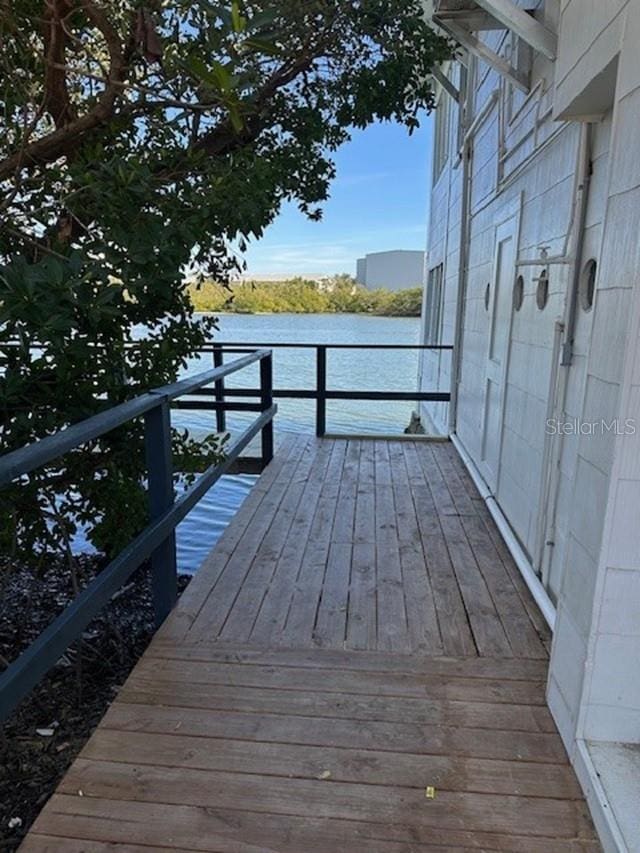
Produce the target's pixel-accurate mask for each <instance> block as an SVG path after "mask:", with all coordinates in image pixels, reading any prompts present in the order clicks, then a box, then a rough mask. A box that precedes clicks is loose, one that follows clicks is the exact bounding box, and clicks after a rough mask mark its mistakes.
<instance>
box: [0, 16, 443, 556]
mask: <svg viewBox="0 0 640 853" xmlns="http://www.w3.org/2000/svg"><path fill="white" fill-rule="evenodd" d="M0 44H1V45H2V50H1V51H0V359H3V366H2V367H1V369H0V410H1V411H2V431H1V435H0V438H1V450H2V452H5V451H9V450H11V449H14V448H17V447H21V446H23V445H24V444H26V443H28V442H32V441H35V440H37V439H39V438H42V437H43V436H45V435H48V434H50V433H52V432H55V431H56V430H58V429H60V428H61V427H63V426H65V425H67V424H70V423H74V422H77V421H79V420H81V419H83V418H85V417H87V416H89V415H91V414H93V413H95V412H98V411H100V410H102V409H104V408H105V407H108V406H110V405H113V404H114V403H118V402H120V401H122V400H124V399H127V398H130V397H132V396H135V395H137V394H139V393H140V392H142V391H144V390H146V389H148V388H150V387H156V386H158V385H162V384H164V383H166V382H169V381H172V380H173V379H174V378H175V377H176V376H177V375H178V373H179V371H180V369H181V367H182V366H183V365H184V364H185V362H186V359H187V358H188V357H189V356H190V355H191V354H192V353H194V351H196V350H197V349H198V347H199V346H201V345H202V343H203V342H204V341H205V340H207V339H208V338H209V337H210V335H211V334H212V331H213V328H214V324H213V322H212V320H211V319H207V318H202V317H196V316H194V313H193V306H192V304H191V302H190V300H189V297H188V294H187V293H186V292H185V288H184V285H183V280H184V274H185V271H186V270H189V269H191V270H192V271H193V270H197V271H198V274H199V275H201V276H202V277H204V276H209V277H211V278H213V279H215V280H217V281H223V282H224V281H225V280H226V279H227V278H228V276H229V275H230V273H231V272H233V271H234V270H236V269H238V268H239V267H240V266H241V264H240V263H239V262H238V261H237V259H236V255H234V253H233V252H231V251H230V250H229V246H230V245H233V246H234V247H236V248H239V249H240V252H241V253H242V251H243V250H244V247H245V245H246V241H247V240H250V239H255V238H259V237H260V236H261V235H262V234H263V231H264V229H265V227H266V226H267V225H268V224H269V223H270V222H271V221H272V220H273V218H274V216H275V215H276V214H277V212H278V209H279V207H280V205H281V204H282V203H283V201H285V200H293V201H295V202H296V203H297V204H298V205H299V207H300V209H301V210H302V211H303V212H304V213H306V214H307V215H308V216H309V217H311V218H312V219H317V218H319V217H320V209H319V207H318V205H319V204H321V203H322V202H323V201H324V200H325V199H326V198H327V196H328V193H329V185H330V181H331V179H332V177H333V175H334V165H333V162H332V160H331V154H332V152H333V151H335V150H336V149H337V147H338V146H339V145H340V144H341V143H343V142H344V141H345V140H346V139H348V137H349V128H351V127H354V126H355V127H364V126H366V125H367V124H369V123H370V122H372V121H376V120H391V119H393V120H397V121H399V122H402V123H404V124H405V125H406V126H407V128H408V129H409V131H411V130H412V129H413V128H414V127H415V126H416V124H417V122H418V115H419V113H420V111H421V110H423V109H425V108H426V109H430V108H431V107H432V106H433V93H432V91H431V88H430V82H429V81H430V77H429V71H430V69H431V67H432V64H433V63H434V62H439V61H442V60H443V59H445V58H447V57H448V56H449V54H450V48H449V45H448V44H447V43H446V42H444V41H443V40H441V39H440V38H438V37H436V36H435V35H434V33H433V32H432V31H431V30H430V29H429V27H428V26H427V24H426V23H425V21H424V16H423V10H422V3H421V0H358V2H353V3H351V2H344V0H278V2H275V0H274V2H269V0H232V2H230V3H229V2H223V3H222V4H220V3H219V2H213V0H162V2H160V0H146V2H145V0H111V2H109V3H104V2H102V3H99V2H97V0H96V1H95V2H94V0H83V2H82V3H77V2H75V0H21V2H20V3H13V4H11V3H4V2H0ZM298 290H299V292H298V297H297V298H298V303H297V304H299V305H306V304H309V301H310V300H313V299H316V300H319V301H321V300H322V295H321V294H318V293H314V294H310V293H309V292H308V288H307V287H306V286H304V285H303V284H302V283H301V284H300V286H299V289H298ZM345 298H346V299H347V301H348V297H345ZM247 304H248V305H250V303H247ZM247 310H248V309H247ZM143 331H145V332H146V334H144V336H143ZM141 336H143V337H144V339H143V340H142V341H139V338H140V337H141ZM134 341H139V342H138V343H137V345H136V346H134V347H131V346H130V344H131V343H132V342H134ZM175 450H176V452H177V453H178V454H179V458H180V464H181V465H184V466H185V467H186V468H188V469H189V470H191V469H193V467H194V466H195V464H196V463H195V461H194V460H196V459H197V457H198V456H204V457H206V458H207V459H211V458H217V456H219V454H220V448H219V446H218V445H217V443H216V442H215V441H214V440H211V441H209V442H208V443H206V444H205V445H195V444H194V443H193V442H192V441H191V440H190V439H189V437H188V436H184V435H182V436H177V435H176V436H175ZM56 495H59V496H60V497H58V498H56ZM4 507H7V508H8V509H7V510H6V511H3V514H2V518H1V519H0V546H1V547H2V550H3V551H5V552H6V551H7V550H10V549H20V550H21V552H22V554H29V553H34V554H39V555H43V554H44V555H46V553H47V552H48V551H51V550H56V549H57V550H63V551H64V550H65V549H66V547H67V541H68V537H69V536H70V535H71V534H72V533H73V530H74V527H75V525H76V524H77V523H79V522H82V523H86V524H89V525H90V527H91V538H92V540H93V542H94V543H95V544H96V545H97V546H98V547H99V548H101V549H103V550H108V551H109V552H113V551H115V550H118V548H119V547H121V545H122V543H123V542H125V541H127V540H128V539H129V538H130V536H131V535H132V534H133V533H135V532H136V531H137V530H138V529H139V528H140V526H141V524H142V523H143V520H144V516H145V512H146V510H145V506H144V459H143V450H142V436H141V425H140V424H132V425H130V426H128V427H124V428H122V429H120V430H118V431H116V432H114V433H112V434H110V435H109V436H107V437H105V438H104V439H103V440H100V441H99V442H96V443H95V445H94V446H93V447H91V448H82V449H80V450H78V451H76V452H75V453H73V454H69V456H68V458H66V459H65V460H63V461H62V462H61V463H60V464H58V465H55V466H51V467H50V468H48V469H47V470H43V471H40V472H37V473H35V474H33V475H32V476H30V477H29V478H27V480H25V482H23V483H20V484H16V485H15V487H12V488H11V489H10V490H8V491H5V492H3V508H4ZM9 508H11V509H9Z"/></svg>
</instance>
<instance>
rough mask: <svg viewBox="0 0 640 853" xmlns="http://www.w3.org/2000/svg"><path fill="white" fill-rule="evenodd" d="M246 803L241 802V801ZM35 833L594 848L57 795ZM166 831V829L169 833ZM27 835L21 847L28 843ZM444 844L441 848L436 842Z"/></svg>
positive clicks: (190, 840)
mask: <svg viewBox="0 0 640 853" xmlns="http://www.w3.org/2000/svg"><path fill="white" fill-rule="evenodd" d="M242 802H244V803H245V804H246V801H242ZM36 826H37V828H38V833H40V832H41V831H43V829H44V828H45V827H48V828H49V829H50V831H51V832H52V833H54V834H55V836H56V837H60V835H61V833H63V832H65V833H67V834H68V835H71V834H72V833H74V837H79V838H89V839H91V838H97V839H104V838H109V839H110V840H112V841H113V843H114V844H120V845H126V847H127V849H128V848H129V845H130V844H134V843H137V844H139V843H140V842H141V841H144V843H145V844H148V845H151V846H153V847H154V848H156V849H161V848H163V847H165V846H166V844H167V838H168V837H169V838H170V839H171V844H172V845H175V846H176V848H177V849H188V850H191V849H193V850H199V851H218V853H219V851H229V850H233V851H234V853H258V851H261V853H262V851H264V849H265V846H266V845H268V847H269V848H270V849H271V850H273V851H276V850H277V851H278V853H300V851H301V850H305V851H308V853H336V851H338V850H349V851H350V853H415V851H416V850H420V851H422V850H424V851H427V853H445V851H446V853H462V851H463V850H467V851H468V849H469V848H470V847H472V848H474V849H483V850H499V851H505V850H509V851H515V853H551V851H553V853H592V851H596V850H599V846H598V845H597V842H595V841H589V839H588V838H587V839H583V840H577V839H571V840H566V841H565V840H561V839H553V838H550V837H549V836H548V835H543V836H539V837H536V838H534V837H531V836H523V835H520V834H519V833H518V834H516V833H517V830H515V831H514V833H509V834H508V835H501V834H496V833H495V832H489V833H478V832H470V831H468V830H466V829H464V828H458V829H451V828H447V829H439V828H437V827H428V828H422V827H417V826H414V825H412V824H398V823H387V824H381V823H369V822H365V821H351V820H349V821H342V820H331V819H327V818H319V817H317V816H314V815H310V814H307V815H306V816H305V817H298V816H296V815H287V816H286V819H284V820H283V817H282V815H280V814H276V815H270V814H264V813H258V812H252V811H250V810H249V809H246V810H244V811H241V810H239V809H238V808H237V807H236V808H234V809H227V808H220V807H216V806H214V807H211V808H203V807H200V806H191V805H188V806H186V805H181V806H171V807H169V806H167V805H165V804H155V803H142V802H128V801H126V800H124V799H116V798H113V799H101V798H97V797H78V796H77V795H64V794H55V795H54V796H53V797H52V798H51V800H50V802H49V804H48V806H47V808H46V810H45V812H44V813H43V814H42V815H41V816H40V817H39V818H38V820H37V822H36ZM169 832H170V835H169ZM30 838H31V836H29V839H28V840H27V842H26V845H23V848H22V849H25V850H33V851H38V853H39V851H41V850H42V849H43V848H42V847H30V846H29V844H30ZM438 845H441V846H438Z"/></svg>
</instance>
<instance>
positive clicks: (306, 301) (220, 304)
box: [187, 275, 422, 317]
mask: <svg viewBox="0 0 640 853" xmlns="http://www.w3.org/2000/svg"><path fill="white" fill-rule="evenodd" d="M187 290H188V293H189V296H190V298H191V302H192V304H193V307H194V309H195V310H196V311H203V312H204V311H207V312H208V311H210V312H213V313H222V312H229V313H234V314H375V315H378V316H383V317H419V316H420V309H421V305H422V288H421V287H412V288H407V289H406V290H396V291H392V290H387V289H386V288H379V289H377V290H367V288H366V287H363V286H362V285H360V284H358V283H357V282H356V281H355V279H353V278H351V276H348V275H338V276H334V277H333V278H330V279H327V280H325V281H320V282H317V281H309V280H307V279H304V278H300V277H297V278H292V279H289V280H287V281H246V282H239V283H236V284H233V285H230V286H223V285H220V284H217V283H216V282H214V281H210V280H205V281H202V282H201V283H199V284H195V283H191V284H189V285H188V288H187Z"/></svg>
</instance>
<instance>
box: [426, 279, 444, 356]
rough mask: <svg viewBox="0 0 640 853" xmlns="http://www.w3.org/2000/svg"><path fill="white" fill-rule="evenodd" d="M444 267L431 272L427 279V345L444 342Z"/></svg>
mask: <svg viewBox="0 0 640 853" xmlns="http://www.w3.org/2000/svg"><path fill="white" fill-rule="evenodd" d="M443 273H444V267H443V265H442V264H439V265H438V266H437V267H433V268H432V269H430V270H429V275H428V277H427V303H426V310H425V318H426V324H425V332H426V333H425V343H426V344H431V345H437V344H440V343H441V341H442V298H443V292H442V279H443Z"/></svg>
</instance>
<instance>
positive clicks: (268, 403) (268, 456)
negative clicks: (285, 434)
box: [260, 353, 273, 466]
mask: <svg viewBox="0 0 640 853" xmlns="http://www.w3.org/2000/svg"><path fill="white" fill-rule="evenodd" d="M272 406H273V355H272V354H271V353H269V354H268V355H265V356H264V358H262V359H260V408H261V409H262V411H263V412H267V411H268V410H269V409H270V408H271V407H272ZM272 459H273V419H271V420H269V421H267V423H266V424H265V425H264V426H263V427H262V464H263V466H266V465H268V464H269V462H271V460H272Z"/></svg>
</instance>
